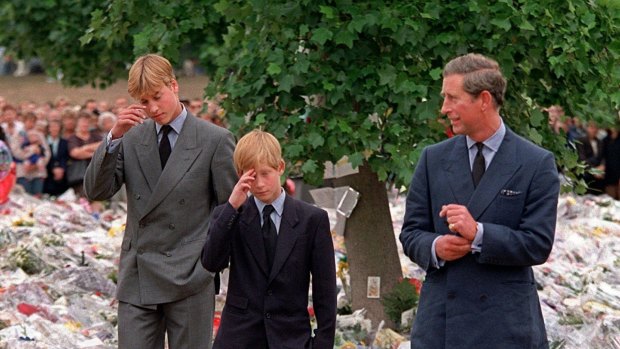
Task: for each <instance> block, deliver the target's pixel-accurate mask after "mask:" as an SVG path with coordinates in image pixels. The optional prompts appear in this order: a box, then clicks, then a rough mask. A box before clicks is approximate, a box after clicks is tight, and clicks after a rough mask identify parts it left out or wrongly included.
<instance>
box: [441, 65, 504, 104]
mask: <svg viewBox="0 0 620 349" xmlns="http://www.w3.org/2000/svg"><path fill="white" fill-rule="evenodd" d="M454 74H458V75H463V89H464V90H465V92H467V93H469V94H470V95H472V96H474V97H476V96H478V95H479V94H480V93H481V92H482V91H489V93H490V94H491V96H492V97H493V101H494V102H495V106H496V107H497V108H498V109H499V108H500V107H501V106H502V105H503V104H504V94H505V93H506V78H504V76H503V75H502V71H501V69H500V67H499V64H498V63H497V62H496V61H494V60H493V59H491V58H488V57H486V56H483V55H481V54H477V53H468V54H466V55H463V56H459V57H456V58H454V59H452V60H451V61H450V62H448V64H446V66H445V68H444V70H443V77H444V78H445V77H447V76H450V75H454Z"/></svg>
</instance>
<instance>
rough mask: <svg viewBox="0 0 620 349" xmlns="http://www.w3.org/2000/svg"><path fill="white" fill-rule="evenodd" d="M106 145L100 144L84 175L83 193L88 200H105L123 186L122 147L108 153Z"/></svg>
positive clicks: (104, 142)
mask: <svg viewBox="0 0 620 349" xmlns="http://www.w3.org/2000/svg"><path fill="white" fill-rule="evenodd" d="M106 148H107V144H106V141H105V140H104V141H103V142H101V144H100V145H99V147H98V148H97V150H96V151H95V154H93V157H92V159H91V160H90V164H89V165H88V168H87V169H86V174H85V175H84V192H85V193H86V197H87V198H88V199H89V200H107V199H109V198H111V197H112V196H113V195H114V194H115V193H116V192H117V191H118V190H119V189H120V188H121V186H122V185H123V182H124V171H123V166H124V162H123V151H122V148H123V145H122V143H121V145H119V146H118V147H116V149H115V150H114V152H112V153H108V151H107V149H106Z"/></svg>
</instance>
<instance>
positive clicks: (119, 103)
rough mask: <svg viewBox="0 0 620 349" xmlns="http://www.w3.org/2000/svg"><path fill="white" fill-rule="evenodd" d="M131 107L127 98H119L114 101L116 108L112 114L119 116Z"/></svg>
mask: <svg viewBox="0 0 620 349" xmlns="http://www.w3.org/2000/svg"><path fill="white" fill-rule="evenodd" d="M128 106H129V101H128V100H127V98H126V97H117V98H116V99H115V100H114V108H112V113H114V115H118V114H119V113H120V112H121V111H122V110H123V109H125V108H127V107H128Z"/></svg>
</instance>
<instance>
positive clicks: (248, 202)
mask: <svg viewBox="0 0 620 349" xmlns="http://www.w3.org/2000/svg"><path fill="white" fill-rule="evenodd" d="M234 161H235V167H236V169H237V172H238V173H239V175H240V177H241V178H240V179H239V182H237V185H236V186H235V188H234V190H233V192H232V194H231V195H230V198H228V202H227V203H225V204H223V205H220V206H218V207H216V208H215V210H214V211H213V219H212V221H211V225H210V226H209V233H208V235H207V241H206V242H205V245H204V248H203V250H202V265H203V266H204V267H205V268H206V269H207V270H209V271H211V272H219V271H221V270H223V269H224V268H228V267H229V265H230V274H229V279H228V293H227V295H226V305H225V306H224V310H223V312H222V319H221V323H220V328H219V330H218V333H217V337H216V338H215V343H214V349H218V348H222V349H225V348H238V349H250V348H252V349H267V348H299V349H302V348H306V349H311V348H316V349H318V348H333V346H334V336H335V331H336V295H337V290H336V268H335V264H334V246H333V243H332V238H331V233H330V225H329V219H328V217H327V213H326V212H325V211H324V210H322V209H320V208H316V207H314V206H312V205H309V204H307V203H304V202H302V201H300V200H297V199H294V198H293V197H291V196H288V195H286V193H285V191H284V190H283V188H282V186H281V185H280V177H281V176H282V174H283V173H284V160H283V159H282V150H281V148H280V144H279V142H278V140H277V139H276V138H275V137H274V136H273V135H271V134H269V133H267V132H264V131H260V130H254V131H252V132H250V133H248V134H246V135H245V136H243V137H242V138H241V139H240V140H239V143H238V144H237V148H236V149H235V153H234ZM248 193H251V194H252V195H251V196H249V197H248ZM310 278H312V304H313V308H314V313H315V316H316V319H317V328H316V329H315V331H314V336H312V329H311V326H310V318H309V315H308V311H307V307H308V288H309V284H310Z"/></svg>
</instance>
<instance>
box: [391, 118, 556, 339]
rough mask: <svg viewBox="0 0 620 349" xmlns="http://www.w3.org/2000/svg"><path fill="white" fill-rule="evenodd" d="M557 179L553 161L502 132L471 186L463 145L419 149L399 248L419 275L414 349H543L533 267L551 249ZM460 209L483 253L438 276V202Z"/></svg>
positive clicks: (441, 226)
mask: <svg viewBox="0 0 620 349" xmlns="http://www.w3.org/2000/svg"><path fill="white" fill-rule="evenodd" d="M558 194H559V179H558V174H557V171H556V165H555V161H554V157H553V155H552V154H551V153H550V152H548V151H546V150H544V149H542V148H540V147H538V146H536V145H534V144H532V143H530V142H529V141H527V140H525V139H523V138H521V137H519V136H518V135H516V134H515V133H513V132H512V131H511V130H509V129H508V128H506V135H505V137H504V140H503V141H502V143H501V145H500V147H499V149H498V152H497V153H496V154H495V157H494V158H493V160H492V162H491V163H490V165H489V166H488V168H487V170H486V172H485V174H484V176H483V177H482V180H481V182H480V183H479V185H478V187H477V188H475V189H474V185H473V180H472V177H471V170H470V164H469V156H468V152H467V145H466V139H465V137H464V136H457V137H454V138H451V139H449V140H446V141H444V142H441V143H439V144H435V145H432V146H429V147H428V148H426V149H424V151H423V153H422V156H421V158H420V160H419V162H418V165H417V167H416V170H415V174H414V176H413V180H412V182H411V186H410V188H409V193H408V196H407V207H406V212H405V219H404V223H403V228H402V232H401V234H400V241H401V242H402V244H403V249H404V252H405V254H406V255H407V256H409V258H411V260H412V261H414V262H415V263H417V264H418V265H419V266H421V267H422V268H424V269H425V270H426V271H427V274H426V280H425V281H424V284H423V287H422V291H421V295H420V301H419V306H418V310H417V316H416V319H415V323H414V325H413V330H412V334H411V342H412V348H425V349H439V348H459V349H463V348H477V349H482V348H489V349H490V348H493V349H495V348H502V349H510V348H514V349H525V348H547V347H548V344H547V338H546V332H545V324H544V321H543V318H542V314H541V310H540V304H539V299H538V294H537V291H536V285H535V280H534V275H533V272H532V268H531V266H533V265H537V264H542V263H544V262H545V261H546V260H547V257H548V256H549V254H550V252H551V247H552V245H553V239H554V233H555V223H556V211H557V202H558ZM452 203H455V204H460V205H465V206H466V207H467V208H468V210H469V212H470V213H471V215H472V216H473V218H474V219H475V220H476V221H477V222H480V223H482V224H483V227H484V238H483V241H482V251H481V253H476V254H468V255H466V256H464V257H462V258H460V259H457V260H455V261H452V262H446V263H445V265H444V266H443V267H441V268H439V269H436V268H434V267H433V266H432V263H431V245H432V242H433V240H434V239H435V238H436V237H438V236H441V235H443V234H449V233H450V231H449V229H448V226H447V224H446V221H445V218H441V217H439V212H440V210H441V207H442V205H446V204H452Z"/></svg>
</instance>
